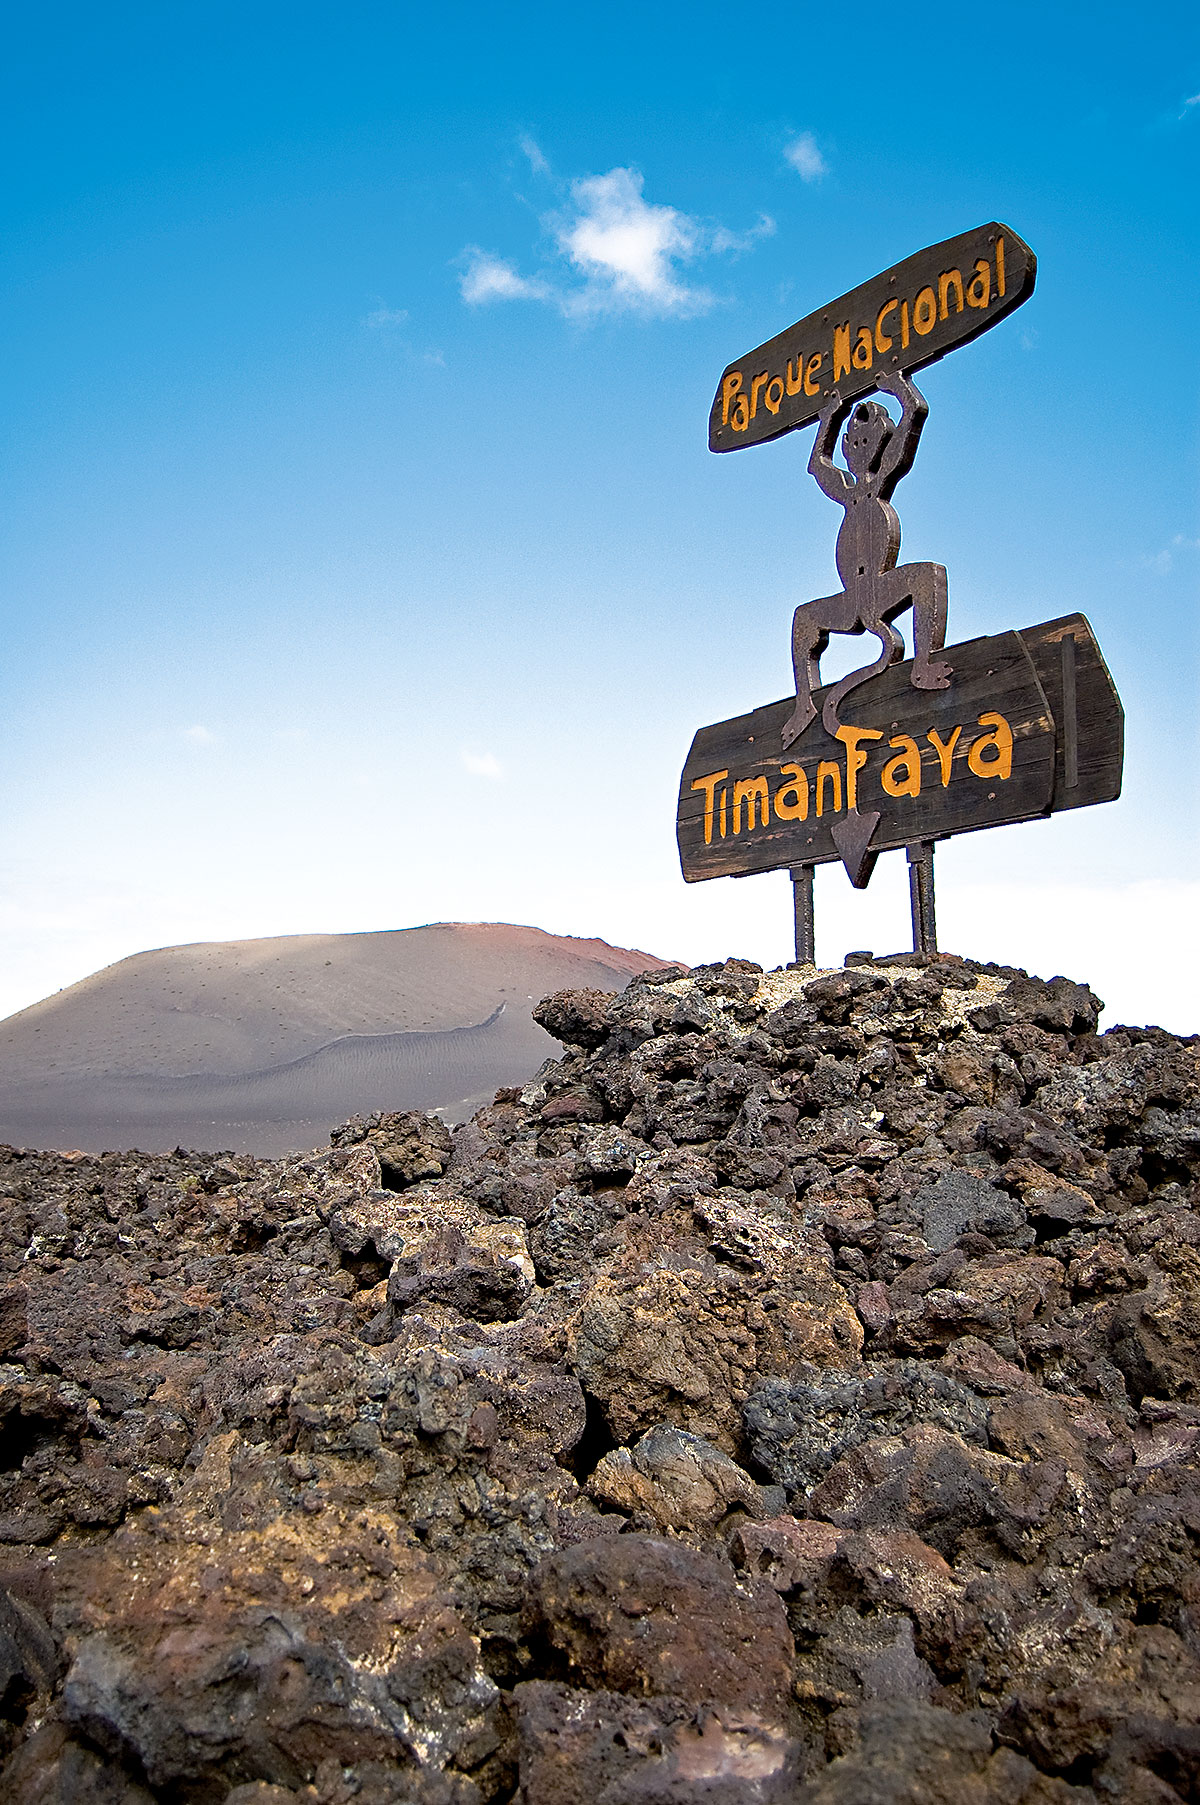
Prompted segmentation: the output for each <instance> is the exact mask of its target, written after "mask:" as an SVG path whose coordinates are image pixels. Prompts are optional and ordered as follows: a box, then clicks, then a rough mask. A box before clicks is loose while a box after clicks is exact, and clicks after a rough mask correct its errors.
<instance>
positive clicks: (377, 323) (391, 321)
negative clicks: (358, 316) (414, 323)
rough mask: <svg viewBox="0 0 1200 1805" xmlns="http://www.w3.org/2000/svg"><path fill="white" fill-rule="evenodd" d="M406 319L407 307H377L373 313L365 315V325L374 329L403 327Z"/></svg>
mask: <svg viewBox="0 0 1200 1805" xmlns="http://www.w3.org/2000/svg"><path fill="white" fill-rule="evenodd" d="M407 318H408V308H407V307H377V308H376V309H375V311H374V313H369V314H368V315H367V325H368V326H374V327H376V329H379V328H381V327H385V326H403V324H404V322H405V321H406V320H407Z"/></svg>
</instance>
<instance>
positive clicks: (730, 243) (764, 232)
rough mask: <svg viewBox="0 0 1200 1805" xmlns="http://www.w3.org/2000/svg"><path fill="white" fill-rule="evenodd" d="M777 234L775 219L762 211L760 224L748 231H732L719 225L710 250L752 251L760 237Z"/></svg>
mask: <svg viewBox="0 0 1200 1805" xmlns="http://www.w3.org/2000/svg"><path fill="white" fill-rule="evenodd" d="M774 236H775V221H774V220H773V219H772V218H771V215H770V214H769V213H760V214H759V216H758V224H757V225H755V226H751V227H750V230H749V231H748V232H731V231H729V229H728V227H726V226H717V227H716V228H715V230H714V231H713V233H712V235H711V237H710V238H709V241H708V248H709V250H710V251H715V252H717V253H718V254H719V253H721V252H723V251H733V252H737V251H751V250H753V249H754V246H755V245H756V244H757V243H758V241H759V239H760V238H773V237H774Z"/></svg>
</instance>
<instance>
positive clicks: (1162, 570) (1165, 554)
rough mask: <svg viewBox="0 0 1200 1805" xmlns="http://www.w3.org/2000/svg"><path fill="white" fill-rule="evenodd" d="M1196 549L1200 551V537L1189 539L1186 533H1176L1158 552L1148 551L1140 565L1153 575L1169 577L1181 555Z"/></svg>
mask: <svg viewBox="0 0 1200 1805" xmlns="http://www.w3.org/2000/svg"><path fill="white" fill-rule="evenodd" d="M1197 551H1200V539H1189V538H1188V536H1187V534H1186V533H1176V534H1175V536H1174V537H1173V539H1172V540H1171V543H1170V545H1164V547H1163V549H1162V550H1161V551H1160V552H1151V553H1149V554H1148V556H1146V557H1144V558H1143V559H1142V565H1143V567H1144V568H1145V569H1146V570H1152V571H1153V572H1154V574H1155V576H1159V577H1169V576H1170V574H1171V572H1172V571H1173V570H1174V568H1175V563H1176V560H1177V559H1178V558H1179V557H1180V556H1181V555H1182V556H1186V555H1187V553H1188V552H1197Z"/></svg>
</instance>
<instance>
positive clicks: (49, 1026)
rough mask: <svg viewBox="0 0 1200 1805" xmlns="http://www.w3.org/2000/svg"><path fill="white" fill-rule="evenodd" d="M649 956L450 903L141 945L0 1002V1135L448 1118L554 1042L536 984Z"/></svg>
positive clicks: (251, 1143) (563, 982)
mask: <svg viewBox="0 0 1200 1805" xmlns="http://www.w3.org/2000/svg"><path fill="white" fill-rule="evenodd" d="M661 963H662V961H661V960H659V959H655V958H653V957H652V956H651V955H649V954H647V953H640V952H632V951H628V950H626V949H624V948H620V947H612V946H609V945H607V944H606V942H604V941H603V940H575V939H567V938H563V937H560V936H556V935H553V934H544V933H542V932H541V931H540V930H539V929H537V928H526V927H512V926H508V925H496V924H476V923H460V922H452V923H442V924H439V925H437V926H433V927H423V928H402V929H397V930H395V931H393V932H388V933H376V934H311V935H288V936H284V937H281V938H279V939H271V940H241V941H228V942H223V943H222V942H215V943H211V944H207V945H197V946H178V947H167V948H164V949H162V950H160V951H157V952H149V953H138V954H136V955H135V956H134V957H133V958H130V959H123V960H121V961H120V963H119V964H116V965H111V966H108V967H107V968H106V969H105V970H104V971H100V972H96V973H95V974H94V975H93V976H92V977H90V978H85V979H83V981H82V982H81V983H79V984H73V985H72V986H71V987H70V988H69V989H67V990H62V991H59V992H58V994H57V995H56V996H53V997H48V998H47V999H46V1000H45V1001H44V1002H41V1003H36V1004H34V1005H33V1007H32V1008H29V1009H24V1010H22V1011H21V1012H20V1013H19V1014H18V1015H14V1016H10V1017H9V1019H8V1020H7V1021H5V1022H0V1141H8V1142H10V1143H13V1144H15V1145H18V1146H20V1145H26V1146H29V1145H34V1146H58V1147H80V1148H83V1149H85V1150H89V1151H96V1150H99V1149H101V1148H105V1147H128V1146H139V1147H144V1148H146V1149H147V1150H149V1151H158V1150H163V1149H166V1148H170V1147H174V1146H175V1145H177V1144H179V1145H183V1146H199V1147H210V1148H212V1147H232V1148H235V1149H236V1150H238V1151H239V1152H248V1153H257V1154H259V1155H262V1156H268V1157H269V1156H274V1155H278V1154H281V1153H285V1152H289V1151H294V1150H296V1149H297V1148H301V1147H307V1146H311V1145H315V1144H316V1143H317V1142H318V1141H321V1140H323V1139H324V1137H325V1135H326V1133H327V1132H328V1129H329V1127H330V1125H331V1124H332V1123H334V1122H337V1121H339V1120H341V1119H343V1118H344V1117H345V1116H347V1115H350V1114H355V1113H362V1112H364V1111H369V1110H372V1109H385V1108H386V1109H436V1110H439V1111H441V1112H442V1113H443V1114H444V1115H445V1116H446V1118H447V1120H450V1121H461V1120H463V1119H464V1118H465V1117H467V1116H469V1115H470V1114H471V1113H472V1112H473V1111H474V1110H475V1109H477V1108H479V1107H480V1105H481V1104H483V1103H485V1102H487V1101H489V1100H490V1098H491V1096H492V1093H493V1092H494V1091H495V1089H496V1088H497V1086H498V1085H502V1084H510V1083H513V1084H515V1083H521V1082H523V1081H524V1080H526V1079H527V1078H528V1077H529V1075H530V1074H531V1073H532V1072H533V1071H535V1070H536V1069H537V1067H538V1065H540V1063H541V1062H542V1061H543V1060H544V1059H546V1058H548V1057H549V1056H550V1055H551V1053H552V1052H553V1051H554V1042H553V1041H552V1040H551V1039H550V1037H549V1035H547V1034H546V1033H545V1032H544V1031H543V1030H542V1029H541V1028H539V1027H538V1025H537V1024H536V1023H535V1022H534V1021H533V1019H532V1016H531V1014H530V1011H531V1009H532V1007H533V1005H534V1003H535V1002H537V1001H538V1000H539V999H540V998H541V997H543V996H545V995H547V994H548V993H549V992H550V991H552V990H557V989H561V988H563V987H564V986H568V985H569V986H572V987H580V986H587V987H590V988H594V989H597V990H609V991H612V990H620V989H622V988H623V987H624V986H625V984H626V983H627V982H628V981H629V978H630V977H631V976H632V975H633V974H634V973H635V972H638V971H644V970H646V969H648V968H652V967H657V966H659V965H661Z"/></svg>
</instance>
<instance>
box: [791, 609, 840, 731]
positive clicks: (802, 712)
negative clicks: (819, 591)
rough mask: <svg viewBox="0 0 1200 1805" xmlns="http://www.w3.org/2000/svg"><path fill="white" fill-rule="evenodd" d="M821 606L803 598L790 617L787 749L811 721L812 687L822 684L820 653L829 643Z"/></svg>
mask: <svg viewBox="0 0 1200 1805" xmlns="http://www.w3.org/2000/svg"><path fill="white" fill-rule="evenodd" d="M823 615H824V610H823V609H821V607H820V604H819V603H817V602H802V603H801V604H800V606H799V607H798V608H797V610H796V612H795V615H794V616H793V619H792V670H793V672H794V673H795V678H796V706H795V708H794V709H793V710H792V713H791V714H790V716H789V717H788V719H787V721H786V722H785V724H784V728H783V733H782V735H781V738H782V740H783V749H784V751H785V752H786V751H787V749H788V747H789V746H790V745H791V744H792V743H793V741H795V740H798V739H799V738H800V735H801V734H802V733H803V732H804V729H805V728H806V727H807V726H808V725H809V724H810V722H812V721H814V720H815V719H816V716H817V711H816V709H815V708H814V707H813V691H814V690H817V689H820V687H821V653H822V652H823V651H824V650H825V648H826V646H827V645H828V644H829V632H828V629H827V627H826V624H825V621H824V618H823Z"/></svg>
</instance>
